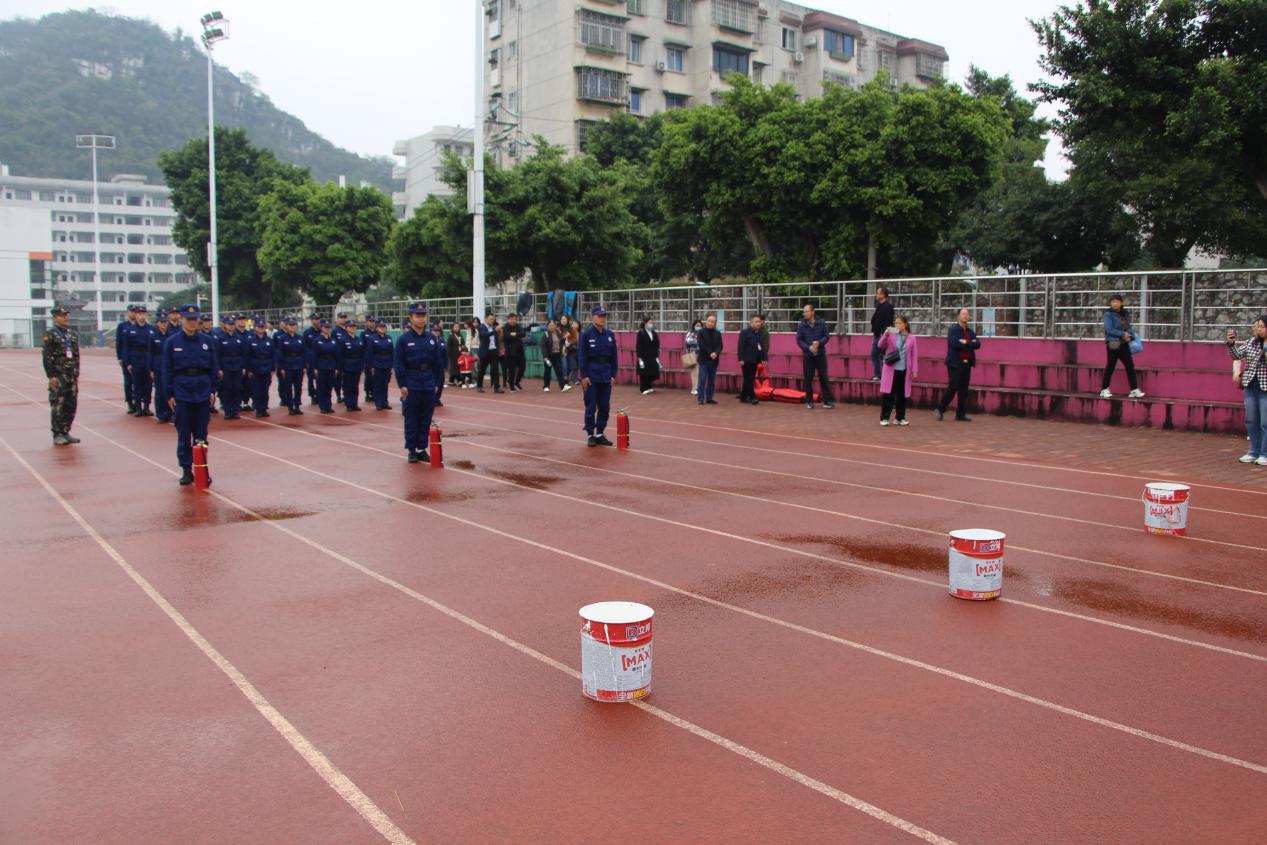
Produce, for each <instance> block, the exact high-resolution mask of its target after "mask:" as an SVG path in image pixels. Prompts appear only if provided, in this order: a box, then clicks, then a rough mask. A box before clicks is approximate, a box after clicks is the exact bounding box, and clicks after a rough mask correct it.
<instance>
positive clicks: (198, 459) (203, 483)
mask: <svg viewBox="0 0 1267 845" xmlns="http://www.w3.org/2000/svg"><path fill="white" fill-rule="evenodd" d="M210 486H211V470H210V467H208V466H207V444H206V443H203V442H202V441H201V440H199V441H197V442H195V443H194V488H195V489H198V490H206V489H207V488H208V487H210Z"/></svg>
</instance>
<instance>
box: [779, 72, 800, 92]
mask: <svg viewBox="0 0 1267 845" xmlns="http://www.w3.org/2000/svg"><path fill="white" fill-rule="evenodd" d="M782 81H783V82H786V83H788V84H789V85H794V86H796V87H797V88H800V87H801V75H800V74H799V73H797V72H796V71H794V70H785V71H783V78H782Z"/></svg>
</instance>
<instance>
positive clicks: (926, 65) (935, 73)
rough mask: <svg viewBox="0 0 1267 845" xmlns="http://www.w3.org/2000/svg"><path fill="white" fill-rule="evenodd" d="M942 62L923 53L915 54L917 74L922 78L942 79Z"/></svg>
mask: <svg viewBox="0 0 1267 845" xmlns="http://www.w3.org/2000/svg"><path fill="white" fill-rule="evenodd" d="M941 74H942V63H941V62H940V61H938V60H937V59H934V58H933V57H932V56H925V55H924V54H923V53H917V54H916V55H915V75H916V76H918V77H919V78H920V79H941Z"/></svg>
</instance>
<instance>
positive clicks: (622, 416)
mask: <svg viewBox="0 0 1267 845" xmlns="http://www.w3.org/2000/svg"><path fill="white" fill-rule="evenodd" d="M616 448H617V449H628V448H629V415H628V414H626V413H625V411H624V409H623V408H622V409H621V410H619V411H617V412H616Z"/></svg>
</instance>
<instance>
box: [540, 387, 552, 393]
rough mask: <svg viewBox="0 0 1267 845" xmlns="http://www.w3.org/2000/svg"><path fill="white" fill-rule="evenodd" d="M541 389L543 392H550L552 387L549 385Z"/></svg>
mask: <svg viewBox="0 0 1267 845" xmlns="http://www.w3.org/2000/svg"><path fill="white" fill-rule="evenodd" d="M541 390H542V391H543V392H545V393H549V392H550V388H549V387H543V388H541Z"/></svg>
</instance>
